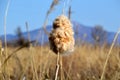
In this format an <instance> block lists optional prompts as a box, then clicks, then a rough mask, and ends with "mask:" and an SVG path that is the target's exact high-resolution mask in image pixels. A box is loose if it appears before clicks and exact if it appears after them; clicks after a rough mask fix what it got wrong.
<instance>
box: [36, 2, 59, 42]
mask: <svg viewBox="0 0 120 80" xmlns="http://www.w3.org/2000/svg"><path fill="white" fill-rule="evenodd" d="M58 3H59V0H53V1H52V3H51V5H50V8H49V10H48V11H47V13H46V17H45V20H44V23H43V26H42V27H43V30H44V32H45V33H46V34H47V35H48V36H49V32H48V31H47V30H46V26H47V22H48V17H49V14H50V13H51V12H52V11H53V10H54V7H55V6H56V5H58ZM40 33H41V32H40V31H39V33H38V36H37V38H36V42H35V44H37V43H38V40H39V37H40V35H41V34H40Z"/></svg>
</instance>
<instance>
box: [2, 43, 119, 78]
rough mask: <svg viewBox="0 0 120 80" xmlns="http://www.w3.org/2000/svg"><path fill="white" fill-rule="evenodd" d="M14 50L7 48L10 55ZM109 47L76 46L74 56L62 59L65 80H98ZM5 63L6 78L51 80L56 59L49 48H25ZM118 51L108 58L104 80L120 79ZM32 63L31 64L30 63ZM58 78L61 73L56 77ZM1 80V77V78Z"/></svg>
mask: <svg viewBox="0 0 120 80" xmlns="http://www.w3.org/2000/svg"><path fill="white" fill-rule="evenodd" d="M14 50H15V48H8V52H9V53H11V52H12V51H14ZM108 51H109V48H100V47H97V48H94V47H92V46H91V45H84V46H81V47H76V49H75V51H74V52H73V54H71V55H69V56H63V61H62V62H63V65H62V67H63V72H64V73H63V74H64V75H63V79H64V80H99V79H100V77H101V74H102V70H103V66H104V63H105V60H106V57H107V53H108ZM16 54H17V55H14V56H12V57H11V58H10V59H9V60H8V65H9V66H6V73H5V75H6V77H7V78H6V79H7V80H8V79H10V78H11V80H19V79H22V80H23V78H26V79H27V80H37V79H36V77H37V78H38V80H46V79H48V80H54V77H55V70H56V58H57V56H56V55H55V54H54V53H53V52H51V51H50V50H49V48H48V47H34V48H31V49H27V48H24V49H22V50H20V51H18V52H17V53H16ZM119 55H120V49H119V47H114V48H113V50H112V54H111V56H110V58H109V61H108V64H107V68H106V72H105V79H104V80H119V79H120V56H119ZM31 60H32V62H31ZM58 79H60V73H59V75H58ZM0 80H4V79H3V75H2V74H1V75H0Z"/></svg>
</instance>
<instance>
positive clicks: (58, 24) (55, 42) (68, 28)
mask: <svg viewBox="0 0 120 80" xmlns="http://www.w3.org/2000/svg"><path fill="white" fill-rule="evenodd" d="M73 36H74V32H73V29H72V24H71V22H70V20H69V19H68V18H67V17H66V16H64V15H61V16H58V17H57V18H56V19H55V21H54V22H53V30H52V31H51V33H50V36H49V42H50V48H51V49H52V51H53V52H55V53H56V54H57V53H58V52H59V53H60V54H69V53H71V52H73V51H74V44H75V42H74V37H73Z"/></svg>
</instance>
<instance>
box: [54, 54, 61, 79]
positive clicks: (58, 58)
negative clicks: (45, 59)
mask: <svg viewBox="0 0 120 80" xmlns="http://www.w3.org/2000/svg"><path fill="white" fill-rule="evenodd" d="M59 61H60V54H59V52H58V54H57V68H56V73H55V80H57V79H58V72H59V68H60V64H59Z"/></svg>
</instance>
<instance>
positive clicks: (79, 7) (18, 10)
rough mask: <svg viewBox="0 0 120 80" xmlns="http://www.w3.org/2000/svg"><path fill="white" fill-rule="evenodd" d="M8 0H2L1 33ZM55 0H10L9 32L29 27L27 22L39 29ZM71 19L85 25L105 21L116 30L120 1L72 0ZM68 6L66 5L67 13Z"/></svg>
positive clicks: (59, 8)
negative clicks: (26, 24)
mask: <svg viewBox="0 0 120 80" xmlns="http://www.w3.org/2000/svg"><path fill="white" fill-rule="evenodd" d="M7 1H8V0H0V35H2V34H4V14H5V8H6V5H7ZM62 1H63V0H61V2H60V4H59V5H57V6H56V7H55V10H54V11H53V12H52V13H51V14H50V15H49V22H48V25H51V24H52V21H53V20H54V19H55V18H56V17H57V16H58V15H61V12H62V8H63V2H62ZM51 2H52V0H11V1H10V6H9V11H8V16H7V28H6V30H7V34H15V29H16V28H17V27H18V26H20V27H21V29H22V31H23V32H24V31H26V28H25V22H26V21H27V22H28V24H29V30H34V29H38V28H40V27H41V26H42V25H43V22H44V19H45V15H46V12H47V10H48V9H49V7H50V4H51ZM70 5H71V6H72V11H73V14H72V20H74V21H77V22H79V23H81V24H83V25H86V26H91V27H93V26H95V25H102V26H103V27H104V29H106V30H107V31H113V32H116V31H117V30H118V28H119V27H120V1H119V0H72V2H71V3H70ZM68 6H69V5H67V6H66V8H65V12H66V13H67V11H68V10H67V9H68Z"/></svg>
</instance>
